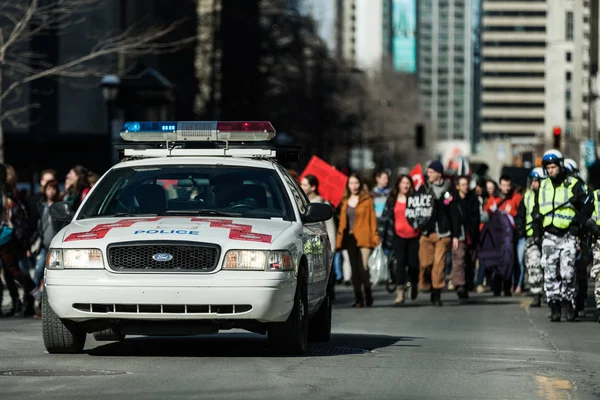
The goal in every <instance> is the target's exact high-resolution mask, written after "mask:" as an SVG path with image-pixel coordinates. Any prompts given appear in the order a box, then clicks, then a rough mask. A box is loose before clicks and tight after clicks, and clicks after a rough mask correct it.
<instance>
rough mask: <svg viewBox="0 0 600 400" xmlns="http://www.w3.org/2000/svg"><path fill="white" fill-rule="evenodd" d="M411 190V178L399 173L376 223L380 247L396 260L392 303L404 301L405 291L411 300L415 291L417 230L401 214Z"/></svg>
mask: <svg viewBox="0 0 600 400" xmlns="http://www.w3.org/2000/svg"><path fill="white" fill-rule="evenodd" d="M413 193H414V184H413V180H412V179H411V177H410V176H408V175H400V176H399V177H398V178H397V179H396V183H395V184H394V186H393V188H392V191H391V194H390V196H389V197H388V201H387V202H386V204H385V207H384V209H383V213H382V218H381V223H380V224H379V226H378V233H379V237H380V238H381V243H382V247H383V249H384V250H385V251H386V252H389V257H390V258H393V259H394V260H395V262H396V271H395V272H396V284H397V285H398V287H397V296H396V300H395V304H396V305H400V304H404V302H405V300H406V294H407V291H408V290H410V298H411V300H415V299H416V298H417V296H418V294H419V291H418V284H419V232H418V231H417V230H415V229H414V228H413V227H412V226H411V225H410V224H409V222H408V220H407V219H406V214H405V212H406V201H407V199H408V196H410V195H412V194H413ZM407 267H408V274H407ZM407 275H408V279H407Z"/></svg>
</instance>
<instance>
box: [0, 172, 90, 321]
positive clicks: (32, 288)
mask: <svg viewBox="0 0 600 400" xmlns="http://www.w3.org/2000/svg"><path fill="white" fill-rule="evenodd" d="M40 177H41V178H40V189H39V192H37V193H32V194H30V195H28V194H27V192H22V191H19V190H18V188H17V182H18V178H17V175H16V173H15V170H14V168H13V167H12V166H10V165H7V164H0V194H1V196H2V201H1V207H2V208H1V210H0V219H1V222H2V224H1V231H0V270H1V271H2V273H1V278H0V305H2V304H3V294H4V285H6V288H7V290H8V293H9V295H10V298H11V306H10V309H9V311H8V312H7V313H4V314H3V313H2V310H1V308H0V317H1V316H4V317H9V316H14V315H17V314H22V315H24V316H25V317H34V318H38V319H39V318H40V317H41V311H40V307H39V304H36V303H39V299H40V297H41V288H42V286H43V277H44V266H45V263H46V257H47V254H48V248H49V247H50V242H51V241H52V238H53V237H54V235H55V234H56V233H58V231H60V229H62V228H63V226H64V225H63V223H61V222H58V221H56V220H55V219H53V218H51V217H50V213H49V209H50V206H51V205H52V204H53V203H55V202H57V201H66V202H68V203H69V204H70V206H71V208H72V210H73V211H75V210H77V208H78V207H79V205H80V204H81V202H82V201H83V199H84V198H85V196H86V195H87V193H88V192H89V190H90V188H91V187H92V186H93V185H94V184H95V182H96V181H97V180H98V178H99V176H98V175H97V174H95V173H93V172H91V171H89V170H88V169H87V168H85V167H84V166H81V165H76V166H74V167H73V168H71V170H69V172H68V174H67V175H66V177H65V178H64V183H63V184H62V185H61V184H60V183H59V179H60V178H59V177H58V176H57V173H56V171H55V170H52V169H46V170H43V171H42V172H41V173H40ZM61 186H62V187H63V188H64V189H63V190H61ZM15 281H16V282H18V283H19V284H20V286H21V288H22V289H23V291H24V294H23V297H22V298H21V296H20V295H19V290H18V287H17V285H16V282H15Z"/></svg>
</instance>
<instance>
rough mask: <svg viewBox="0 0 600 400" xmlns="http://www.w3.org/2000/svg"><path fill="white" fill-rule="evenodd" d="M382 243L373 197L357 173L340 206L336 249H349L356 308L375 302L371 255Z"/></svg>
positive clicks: (348, 185)
mask: <svg viewBox="0 0 600 400" xmlns="http://www.w3.org/2000/svg"><path fill="white" fill-rule="evenodd" d="M379 243H380V239H379V235H378V233H377V220H376V218H375V207H374V205H373V199H372V198H371V196H370V195H369V192H368V191H365V190H364V184H363V182H362V180H361V179H360V177H359V176H358V175H357V174H351V175H350V176H349V177H348V182H347V184H346V192H345V193H344V197H343V198H342V202H341V205H340V225H339V226H338V231H337V240H336V249H337V250H346V251H347V252H348V257H349V259H350V266H351V268H352V285H353V286H354V296H355V301H354V305H353V307H364V306H365V304H366V306H367V307H370V306H372V305H373V293H372V290H371V281H370V276H369V265H368V260H369V255H370V253H371V250H372V249H374V248H375V247H376V246H377V245H378V244H379Z"/></svg>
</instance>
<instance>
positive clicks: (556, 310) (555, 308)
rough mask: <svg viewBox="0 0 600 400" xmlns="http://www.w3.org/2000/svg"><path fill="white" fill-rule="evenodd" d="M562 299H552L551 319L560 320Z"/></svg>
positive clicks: (553, 320)
mask: <svg viewBox="0 0 600 400" xmlns="http://www.w3.org/2000/svg"><path fill="white" fill-rule="evenodd" d="M560 305H561V304H560V300H552V301H551V302H550V321H552V322H560V317H561V306H560Z"/></svg>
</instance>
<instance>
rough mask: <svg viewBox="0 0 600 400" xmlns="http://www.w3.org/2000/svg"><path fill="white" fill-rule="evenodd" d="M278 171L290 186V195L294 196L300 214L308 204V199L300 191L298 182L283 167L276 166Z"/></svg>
mask: <svg viewBox="0 0 600 400" xmlns="http://www.w3.org/2000/svg"><path fill="white" fill-rule="evenodd" d="M278 168H279V171H280V172H281V174H282V175H283V180H284V181H285V183H286V184H287V185H288V186H289V187H290V190H291V191H292V195H293V196H294V201H295V202H296V204H297V205H298V210H299V211H300V213H301V214H304V213H305V212H306V207H307V206H308V200H307V199H306V196H305V195H304V192H303V191H302V188H301V187H300V185H299V184H298V182H297V181H296V180H295V179H294V178H293V177H292V176H291V175H290V173H289V172H287V171H286V170H285V169H284V168H283V167H281V166H278Z"/></svg>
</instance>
